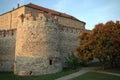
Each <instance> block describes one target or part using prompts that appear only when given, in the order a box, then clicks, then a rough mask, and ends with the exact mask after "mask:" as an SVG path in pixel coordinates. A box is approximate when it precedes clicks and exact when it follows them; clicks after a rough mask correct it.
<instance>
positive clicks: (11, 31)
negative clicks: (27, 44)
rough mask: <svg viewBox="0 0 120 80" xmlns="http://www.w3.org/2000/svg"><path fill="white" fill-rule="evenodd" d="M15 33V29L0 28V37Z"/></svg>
mask: <svg viewBox="0 0 120 80" xmlns="http://www.w3.org/2000/svg"><path fill="white" fill-rule="evenodd" d="M14 35H16V29H9V30H0V37H8V36H14Z"/></svg>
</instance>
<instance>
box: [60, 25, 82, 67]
mask: <svg viewBox="0 0 120 80" xmlns="http://www.w3.org/2000/svg"><path fill="white" fill-rule="evenodd" d="M59 30H60V35H59V37H60V46H59V47H60V53H61V60H62V62H63V66H64V62H65V57H68V55H70V54H71V53H74V54H75V55H76V48H77V47H78V45H79V41H78V39H77V37H78V35H79V33H80V32H81V30H80V29H75V28H70V27H67V26H62V25H61V26H60V27H59Z"/></svg>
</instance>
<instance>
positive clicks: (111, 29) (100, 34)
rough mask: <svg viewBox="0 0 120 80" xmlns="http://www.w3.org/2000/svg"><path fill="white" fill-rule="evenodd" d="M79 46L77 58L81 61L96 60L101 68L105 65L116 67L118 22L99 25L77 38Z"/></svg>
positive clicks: (119, 42)
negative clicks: (100, 64)
mask: <svg viewBox="0 0 120 80" xmlns="http://www.w3.org/2000/svg"><path fill="white" fill-rule="evenodd" d="M78 38H79V40H80V46H79V47H78V48H77V53H78V56H79V57H80V59H81V60H82V61H89V60H91V59H92V58H94V57H95V58H98V59H99V61H100V63H102V65H103V68H104V66H105V64H106V63H109V64H110V66H111V67H116V66H118V64H119V63H120V22H119V21H116V23H114V22H113V21H109V22H107V23H105V24H103V23H100V24H98V25H96V26H95V28H94V29H93V30H92V31H91V32H89V33H82V34H80V36H79V37H78Z"/></svg>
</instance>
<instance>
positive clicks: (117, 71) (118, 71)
mask: <svg viewBox="0 0 120 80" xmlns="http://www.w3.org/2000/svg"><path fill="white" fill-rule="evenodd" d="M103 71H106V72H111V73H117V74H120V68H113V69H106V70H103Z"/></svg>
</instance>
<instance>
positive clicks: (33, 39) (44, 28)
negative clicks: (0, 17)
mask: <svg viewBox="0 0 120 80" xmlns="http://www.w3.org/2000/svg"><path fill="white" fill-rule="evenodd" d="M18 23H19V24H18V27H17V37H16V39H17V41H16V52H15V67H14V73H15V74H18V75H40V74H49V73H56V72H59V71H61V70H62V65H61V61H60V54H59V52H58V45H59V42H58V41H59V40H58V38H59V37H58V34H59V33H58V32H57V31H55V30H57V25H56V24H54V23H53V22H52V20H51V19H46V17H45V16H44V14H39V15H38V17H36V18H35V17H32V16H31V15H30V14H27V15H26V16H24V19H23V22H22V21H21V19H19V21H18Z"/></svg>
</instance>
